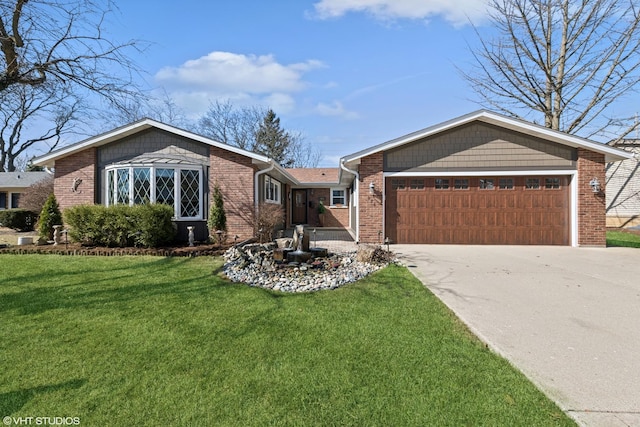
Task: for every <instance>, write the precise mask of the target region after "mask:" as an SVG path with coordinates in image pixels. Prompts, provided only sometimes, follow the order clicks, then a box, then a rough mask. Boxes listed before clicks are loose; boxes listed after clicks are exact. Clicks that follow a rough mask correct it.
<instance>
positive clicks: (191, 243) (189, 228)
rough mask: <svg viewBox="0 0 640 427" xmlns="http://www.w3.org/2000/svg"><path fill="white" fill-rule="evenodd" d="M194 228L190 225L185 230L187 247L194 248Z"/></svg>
mask: <svg viewBox="0 0 640 427" xmlns="http://www.w3.org/2000/svg"><path fill="white" fill-rule="evenodd" d="M194 228H195V227H194V226H192V225H190V226H188V227H187V230H189V246H195V243H194V241H195V238H196V236H195V234H193V229H194Z"/></svg>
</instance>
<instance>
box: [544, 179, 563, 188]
mask: <svg viewBox="0 0 640 427" xmlns="http://www.w3.org/2000/svg"><path fill="white" fill-rule="evenodd" d="M544 188H549V189H558V188H560V178H545V179H544Z"/></svg>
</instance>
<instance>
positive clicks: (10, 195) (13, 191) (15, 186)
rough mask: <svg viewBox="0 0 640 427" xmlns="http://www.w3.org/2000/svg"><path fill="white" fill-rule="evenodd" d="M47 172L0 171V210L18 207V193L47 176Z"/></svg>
mask: <svg viewBox="0 0 640 427" xmlns="http://www.w3.org/2000/svg"><path fill="white" fill-rule="evenodd" d="M49 176H50V174H49V173H47V172H0V210H2V209H15V208H19V207H20V195H21V194H23V193H24V192H25V191H27V189H28V188H29V187H31V186H32V185H33V184H35V183H37V182H39V181H42V180H43V179H46V178H47V177H49Z"/></svg>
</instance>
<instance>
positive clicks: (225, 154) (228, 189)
mask: <svg viewBox="0 0 640 427" xmlns="http://www.w3.org/2000/svg"><path fill="white" fill-rule="evenodd" d="M209 162H210V169H209V189H210V193H211V194H210V195H209V200H213V188H214V186H215V184H216V183H217V184H218V185H219V186H220V190H221V191H222V196H223V200H224V209H225V212H226V214H227V234H228V236H229V240H231V241H233V239H234V237H235V236H236V235H237V236H238V238H239V239H240V240H243V239H247V238H250V237H252V236H253V235H254V231H253V219H254V204H253V198H254V182H253V180H254V173H255V169H254V166H253V165H252V164H251V158H249V157H246V156H243V155H241V154H236V153H233V152H230V151H227V150H223V149H221V148H217V147H211V150H210V156H209Z"/></svg>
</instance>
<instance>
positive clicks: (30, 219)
mask: <svg viewBox="0 0 640 427" xmlns="http://www.w3.org/2000/svg"><path fill="white" fill-rule="evenodd" d="M37 219H38V214H36V213H35V212H31V211H28V210H26V209H7V210H1V211H0V225H2V226H3V227H7V228H12V229H14V230H18V231H33V227H34V225H35V223H36V220H37Z"/></svg>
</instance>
